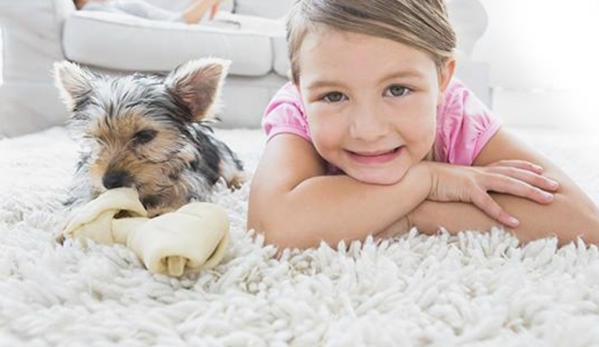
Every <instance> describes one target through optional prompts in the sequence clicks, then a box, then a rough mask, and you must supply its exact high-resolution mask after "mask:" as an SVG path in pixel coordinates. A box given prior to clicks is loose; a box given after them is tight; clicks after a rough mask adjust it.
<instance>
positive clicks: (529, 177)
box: [492, 167, 559, 192]
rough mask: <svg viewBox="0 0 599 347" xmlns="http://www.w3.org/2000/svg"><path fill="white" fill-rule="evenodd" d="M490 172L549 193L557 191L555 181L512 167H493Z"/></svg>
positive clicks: (557, 185)
mask: <svg viewBox="0 0 599 347" xmlns="http://www.w3.org/2000/svg"><path fill="white" fill-rule="evenodd" d="M492 170H493V172H494V173H495V174H501V175H505V176H509V177H511V178H514V179H517V180H520V181H523V182H526V183H528V184H530V185H532V186H534V187H537V188H540V189H543V190H546V191H549V192H555V191H557V190H558V189H559V183H558V182H557V181H554V180H552V179H551V178H549V177H545V176H542V175H539V174H536V173H534V172H530V171H528V170H523V169H520V168H514V167H495V168H493V169H492Z"/></svg>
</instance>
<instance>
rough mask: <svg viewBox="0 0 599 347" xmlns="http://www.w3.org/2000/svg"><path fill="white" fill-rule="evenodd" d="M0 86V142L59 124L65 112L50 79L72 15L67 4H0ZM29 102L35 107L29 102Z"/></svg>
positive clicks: (22, 0) (34, 0)
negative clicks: (0, 36)
mask: <svg viewBox="0 0 599 347" xmlns="http://www.w3.org/2000/svg"><path fill="white" fill-rule="evenodd" d="M0 9H1V10H0V23H1V24H2V34H3V71H2V73H3V80H4V83H3V84H2V85H1V86H0V137H3V136H18V135H22V134H24V133H29V132H34V131H37V130H41V129H44V128H47V127H49V126H53V125H59V124H62V123H63V121H64V117H65V113H66V112H65V109H64V106H63V105H62V104H61V102H60V99H59V96H58V91H57V90H56V88H55V87H54V85H53V80H52V76H51V69H52V64H53V63H54V62H55V61H57V60H62V59H64V55H63V52H62V44H61V32H62V23H63V21H64V19H65V18H66V16H68V15H69V14H70V13H71V12H73V11H74V10H75V7H74V5H73V2H72V1H71V0H19V1H15V0H0ZM33 100H35V102H33Z"/></svg>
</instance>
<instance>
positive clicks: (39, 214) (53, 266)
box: [0, 128, 599, 347]
mask: <svg viewBox="0 0 599 347" xmlns="http://www.w3.org/2000/svg"><path fill="white" fill-rule="evenodd" d="M218 134H219V136H221V138H223V139H224V140H225V141H226V142H228V143H229V144H230V145H231V147H232V148H233V149H234V150H236V151H237V152H238V153H239V154H240V156H241V157H242V159H243V160H244V161H245V162H246V165H247V167H248V169H249V170H250V171H251V170H253V168H254V167H255V165H256V163H257V161H258V159H259V155H260V150H261V148H262V146H263V143H264V140H263V138H262V136H261V134H260V132H259V131H247V130H229V131H219V132H218ZM522 135H524V136H526V138H527V139H528V140H529V141H530V142H531V143H533V144H535V145H536V146H538V147H539V148H540V149H541V150H543V151H544V152H545V153H547V154H549V155H550V156H551V157H553V159H554V160H555V161H556V162H558V163H559V164H560V165H562V166H563V167H564V168H565V169H566V171H567V172H569V173H570V174H571V175H572V176H573V177H574V178H575V179H576V180H577V181H578V182H579V183H580V184H581V185H582V186H583V187H584V188H585V190H586V191H588V192H589V194H591V196H592V197H593V199H594V200H595V201H599V163H597V162H596V152H597V149H598V148H599V140H592V139H590V138H589V137H566V136H565V135H563V134H546V133H532V132H523V133H522ZM75 150H76V149H75V146H74V144H73V143H72V142H71V141H70V140H69V138H68V137H67V135H66V133H65V131H64V130H63V129H60V128H55V129H51V130H49V131H46V132H42V133H38V134H34V135H30V136H25V137H21V138H16V139H8V140H2V141H0V345H2V346H21V345H23V346H25V345H27V346H287V345H291V346H363V345H369V346H444V347H446V346H549V345H551V346H567V347H576V346H591V345H599V252H598V250H597V248H596V247H594V246H593V247H590V248H586V247H584V245H582V244H571V245H568V246H565V247H563V248H561V249H556V242H555V240H554V239H547V240H539V241H535V242H533V243H531V244H528V245H526V246H524V247H521V246H519V245H518V242H517V240H516V239H514V238H512V237H510V236H508V235H506V234H504V233H502V232H501V231H498V230H495V231H493V232H491V233H477V232H465V233H462V234H460V235H458V236H455V237H450V236H448V235H446V234H441V235H438V236H434V237H428V236H423V235H419V234H417V233H416V232H412V233H411V234H409V235H405V236H404V237H401V238H400V239H397V240H391V241H385V242H383V243H382V244H380V245H376V244H374V243H373V242H372V240H367V241H366V242H364V243H357V242H356V243H353V244H351V245H347V246H343V245H342V246H341V247H340V250H339V251H335V250H332V249H330V248H328V247H325V246H322V247H320V248H319V249H314V250H308V251H305V252H298V253H286V254H285V255H284V256H283V258H282V259H276V258H274V253H275V252H274V250H273V248H271V247H263V246H262V245H261V240H260V238H257V239H254V238H253V237H252V235H251V234H250V233H248V232H246V231H245V229H244V226H245V217H246V212H247V208H246V201H247V196H248V186H247V185H245V186H244V187H243V188H242V189H241V190H239V191H236V192H233V193H231V192H228V191H226V189H220V191H219V192H217V194H216V198H215V201H216V202H217V203H218V204H219V205H221V206H223V207H225V208H226V209H227V210H228V212H229V214H230V216H231V221H232V230H231V233H232V234H231V236H232V238H231V242H230V245H229V247H228V249H227V253H226V256H225V258H224V260H223V262H222V264H221V265H219V266H218V267H217V268H215V269H214V270H211V271H207V272H205V273H202V274H201V275H199V276H197V275H196V276H192V277H187V278H183V279H180V280H177V279H172V278H167V277H163V276H155V275H152V274H150V273H149V272H148V271H146V270H145V269H144V268H143V266H142V265H141V263H140V262H139V261H138V260H137V259H136V257H135V256H134V255H133V254H132V253H131V252H130V251H128V250H127V249H126V248H124V247H122V246H97V245H96V246H94V245H92V247H91V248H90V249H83V248H81V247H80V246H79V245H77V244H73V243H68V244H67V245H65V246H59V245H57V244H55V243H54V242H53V232H54V231H55V229H56V225H57V220H58V216H60V213H59V212H60V210H61V205H60V201H61V200H62V199H64V198H65V196H66V187H67V186H68V183H69V180H70V176H71V173H72V170H73V165H74V162H75V154H76V151H75Z"/></svg>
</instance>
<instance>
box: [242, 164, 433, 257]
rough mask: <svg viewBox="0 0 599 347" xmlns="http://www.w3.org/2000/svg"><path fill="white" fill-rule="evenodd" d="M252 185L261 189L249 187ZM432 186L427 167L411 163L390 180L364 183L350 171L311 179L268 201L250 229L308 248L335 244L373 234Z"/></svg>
mask: <svg viewBox="0 0 599 347" xmlns="http://www.w3.org/2000/svg"><path fill="white" fill-rule="evenodd" d="M252 189H259V187H253V188H252ZM430 189H431V178H430V172H429V169H428V168H427V167H426V166H425V165H416V166H414V167H412V168H411V169H410V170H409V171H408V172H407V173H406V175H405V176H404V177H403V178H402V180H401V181H400V182H399V183H396V184H394V185H386V186H384V185H371V184H364V183H361V182H359V181H356V180H355V179H353V178H351V177H349V176H344V175H343V176H318V177H313V178H310V179H308V180H306V181H304V182H302V183H300V184H299V185H298V186H297V187H294V188H293V189H292V190H291V191H289V192H287V193H285V194H282V199H281V200H280V201H277V202H276V203H273V204H271V205H272V206H269V209H270V213H269V214H270V216H269V218H268V219H266V218H260V220H261V222H258V221H256V218H252V217H253V216H252V215H253V213H252V211H251V210H252V204H251V203H250V211H249V212H248V214H249V223H248V226H249V227H250V228H254V229H256V230H257V231H262V232H264V235H265V238H266V241H267V242H268V243H273V244H276V245H278V246H280V247H290V248H308V247H314V246H317V245H318V244H319V243H320V242H321V241H324V242H326V243H327V244H329V245H331V246H336V245H337V243H338V242H339V241H341V240H346V241H351V240H359V239H364V238H365V237H366V236H368V235H369V234H376V233H377V232H379V231H380V230H382V229H383V228H385V227H386V226H388V225H389V224H391V223H393V221H395V220H397V219H399V218H402V217H403V216H405V215H406V214H407V213H409V212H410V211H412V210H414V208H416V206H418V205H419V204H421V203H422V202H423V201H424V200H425V199H426V198H427V196H428V194H429V192H430Z"/></svg>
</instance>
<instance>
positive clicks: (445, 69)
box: [438, 58, 456, 103]
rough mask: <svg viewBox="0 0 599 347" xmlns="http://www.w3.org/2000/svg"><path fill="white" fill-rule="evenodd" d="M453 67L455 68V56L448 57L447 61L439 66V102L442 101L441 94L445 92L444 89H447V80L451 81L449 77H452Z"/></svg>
mask: <svg viewBox="0 0 599 347" xmlns="http://www.w3.org/2000/svg"><path fill="white" fill-rule="evenodd" d="M455 68H456V61H455V58H449V59H447V61H446V62H445V63H443V66H442V67H441V71H440V74H439V91H440V93H439V100H438V102H439V103H441V102H442V101H443V94H444V92H445V89H447V86H449V82H451V79H452V78H453V74H454V73H455Z"/></svg>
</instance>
